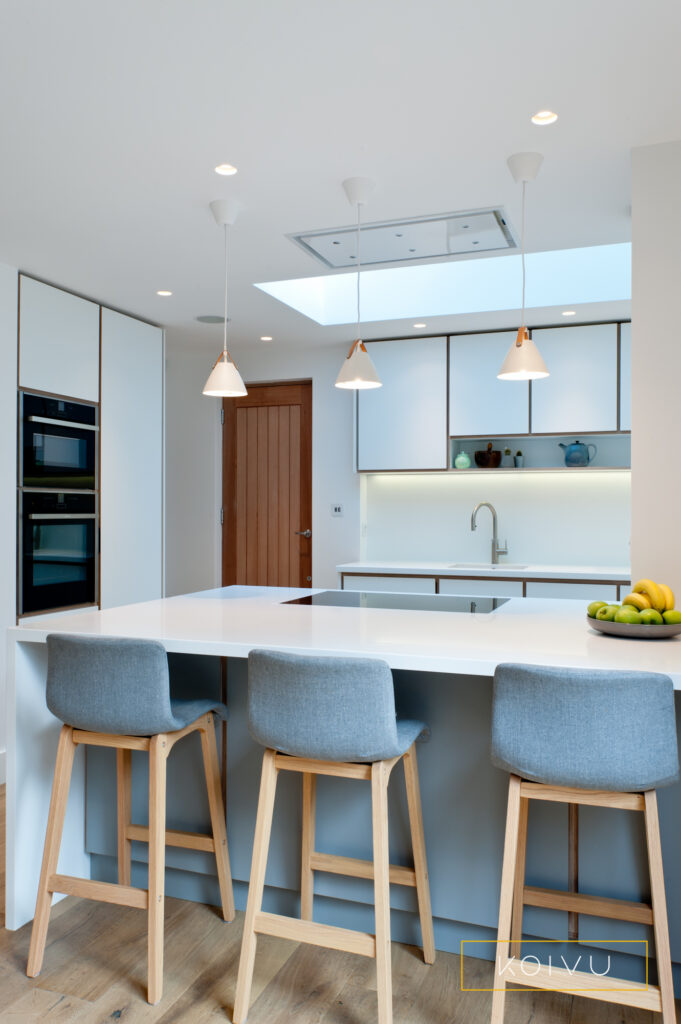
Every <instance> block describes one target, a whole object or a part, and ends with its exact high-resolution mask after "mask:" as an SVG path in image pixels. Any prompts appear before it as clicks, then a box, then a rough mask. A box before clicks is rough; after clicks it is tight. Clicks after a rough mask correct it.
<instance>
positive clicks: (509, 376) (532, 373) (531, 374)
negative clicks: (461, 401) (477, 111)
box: [497, 153, 549, 380]
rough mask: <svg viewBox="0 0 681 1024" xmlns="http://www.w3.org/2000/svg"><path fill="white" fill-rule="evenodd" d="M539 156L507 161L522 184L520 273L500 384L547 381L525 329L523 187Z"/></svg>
mask: <svg viewBox="0 0 681 1024" xmlns="http://www.w3.org/2000/svg"><path fill="white" fill-rule="evenodd" d="M543 159H544V157H543V156H542V155H541V153H515V154H514V155H513V156H509V158H508V161H507V163H508V167H509V170H510V172H511V174H512V175H513V180H514V181H515V183H516V185H517V184H518V182H522V186H523V202H522V215H521V227H520V261H521V266H522V272H523V287H522V303H521V311H520V327H519V328H518V334H517V336H516V339H515V341H514V342H513V344H512V345H511V347H510V348H509V350H508V352H507V353H506V358H505V359H504V362H503V363H502V366H501V369H500V370H499V373H498V374H497V377H498V378H499V380H538V379H539V378H540V377H548V375H549V371H548V370H547V369H546V363H545V362H544V360H543V359H542V357H541V355H540V353H539V349H538V348H537V347H536V345H535V344H534V342H533V341H532V339H531V338H530V336H529V334H528V331H527V327H526V326H525V186H526V185H527V183H528V181H534V179H535V178H536V177H537V174H538V172H539V168H540V167H541V165H542V161H543Z"/></svg>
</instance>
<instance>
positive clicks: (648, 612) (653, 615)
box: [639, 608, 664, 626]
mask: <svg viewBox="0 0 681 1024" xmlns="http://www.w3.org/2000/svg"><path fill="white" fill-rule="evenodd" d="M639 619H640V620H641V622H642V624H643V625H644V626H664V619H663V618H662V616H661V615H660V613H659V612H658V611H655V609H654V608H644V609H643V611H642V612H639Z"/></svg>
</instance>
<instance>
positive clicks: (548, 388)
mask: <svg viewBox="0 0 681 1024" xmlns="http://www.w3.org/2000/svg"><path fill="white" fill-rule="evenodd" d="M532 338H533V340H534V341H535V343H536V344H537V347H538V348H539V351H540V352H541V354H542V356H543V357H544V362H545V363H546V366H547V368H548V370H549V373H550V376H549V377H546V378H544V379H542V380H537V381H533V383H532V433H534V434H575V435H576V436H577V435H579V434H583V433H587V432H594V433H598V432H600V431H608V430H617V428H618V424H617V385H618V380H617V325H616V324H598V325H595V326H580V327H562V328H561V327H559V328H545V329H540V330H533V332H532ZM508 386H509V387H511V386H512V385H511V384H509V385H508Z"/></svg>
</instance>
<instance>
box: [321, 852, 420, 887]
mask: <svg viewBox="0 0 681 1024" xmlns="http://www.w3.org/2000/svg"><path fill="white" fill-rule="evenodd" d="M310 867H311V868H312V869H313V870H314V871H324V872H326V873H327V874H330V875H348V876H349V877H352V878H370V879H373V877H374V863H373V861H371V860H359V859H358V858H356V857H338V856H336V855H335V854H333V853H317V852H314V853H311V854H310ZM390 881H391V882H393V883H394V884H395V885H411V886H416V872H415V871H414V869H413V868H407V867H402V865H400V864H391V865H390Z"/></svg>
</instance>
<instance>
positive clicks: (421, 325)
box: [414, 324, 428, 331]
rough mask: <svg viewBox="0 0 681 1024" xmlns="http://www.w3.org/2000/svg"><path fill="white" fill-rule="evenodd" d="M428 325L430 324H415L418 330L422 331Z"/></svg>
mask: <svg viewBox="0 0 681 1024" xmlns="http://www.w3.org/2000/svg"><path fill="white" fill-rule="evenodd" d="M427 326H428V324H414V327H415V328H416V330H417V331H422V330H423V328H424V327H427Z"/></svg>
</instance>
